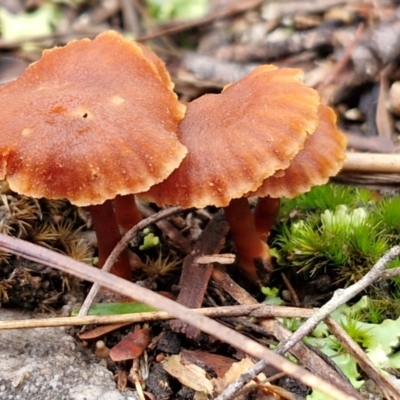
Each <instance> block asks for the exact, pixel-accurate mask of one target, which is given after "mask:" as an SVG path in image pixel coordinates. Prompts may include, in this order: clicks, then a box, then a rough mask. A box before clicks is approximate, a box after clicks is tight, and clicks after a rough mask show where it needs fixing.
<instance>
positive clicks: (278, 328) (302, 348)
mask: <svg viewBox="0 0 400 400" xmlns="http://www.w3.org/2000/svg"><path fill="white" fill-rule="evenodd" d="M212 277H213V281H214V283H216V284H217V285H218V286H220V287H222V288H223V289H224V290H225V291H226V292H227V293H229V294H230V295H231V296H232V297H233V298H234V299H235V300H236V301H237V302H238V303H240V304H258V302H257V301H256V300H255V299H254V298H253V297H251V296H250V294H249V293H247V292H246V291H245V290H244V289H243V288H242V287H240V286H239V285H238V284H237V283H236V282H234V281H233V280H232V279H231V278H230V277H229V276H228V275H227V274H226V273H225V272H223V271H221V270H219V269H214V271H213V276H212ZM254 316H255V315H254ZM260 324H261V325H262V326H263V327H264V328H265V329H267V330H268V331H269V333H270V335H271V336H274V337H276V338H277V339H278V340H279V341H281V342H283V341H284V340H285V339H287V338H288V337H290V335H291V332H290V331H288V330H287V329H286V328H284V327H283V326H282V325H281V324H280V323H279V322H278V321H277V320H276V319H274V318H267V319H261V320H260ZM290 352H291V354H293V356H295V357H296V358H297V359H298V360H301V362H302V364H303V365H305V366H306V367H307V368H309V369H310V370H311V371H312V372H314V373H315V374H316V375H318V376H320V377H322V378H324V379H326V380H329V381H330V382H333V383H334V384H335V385H337V386H338V387H341V388H342V390H344V391H346V392H347V393H346V394H347V396H350V397H354V398H357V399H362V396H360V395H359V393H358V392H357V390H356V389H355V388H354V387H353V386H352V385H351V384H350V383H348V382H346V381H344V380H343V379H342V377H341V376H340V375H339V374H338V373H337V372H336V371H334V370H333V369H332V367H331V366H329V365H327V363H326V362H325V361H324V360H322V359H321V358H320V357H319V356H318V355H317V354H315V353H314V352H313V351H311V350H310V349H309V348H308V347H307V346H306V345H305V344H304V343H302V342H300V343H297V344H296V345H295V346H294V347H293V348H292V349H290ZM266 366H267V364H266V363H264V367H266ZM257 369H258V367H257ZM257 369H256V370H255V372H256V371H257ZM248 373H249V374H250V375H246V379H243V380H241V382H242V383H243V382H244V381H245V380H247V379H248V380H247V381H246V382H244V384H245V383H247V382H249V381H250V380H251V379H252V376H253V374H252V371H251V370H250V371H248ZM254 376H257V373H255V375H254ZM239 386H240V385H239V384H236V381H235V382H233V383H232V384H230V385H229V386H228V387H227V388H226V389H225V390H224V392H223V393H221V395H220V396H226V397H220V398H218V400H222V399H223V400H227V399H231V398H234V397H235V396H236V394H237V390H240V387H239ZM346 398H347V397H344V398H343V399H346ZM215 400H216V399H215Z"/></svg>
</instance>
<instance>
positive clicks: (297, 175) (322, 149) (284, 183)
mask: <svg viewBox="0 0 400 400" xmlns="http://www.w3.org/2000/svg"><path fill="white" fill-rule="evenodd" d="M318 116H319V123H318V126H317V129H316V130H315V132H314V133H313V134H312V135H310V136H309V137H308V138H307V140H306V142H305V146H304V149H303V150H301V151H300V152H299V153H297V155H296V156H295V157H294V158H293V160H292V162H291V163H290V166H289V167H288V168H287V169H285V170H284V171H278V172H277V173H276V174H275V175H273V176H272V177H270V178H267V179H265V180H264V182H263V184H262V185H261V186H260V187H259V188H258V189H257V190H256V191H255V192H253V193H251V194H250V195H254V196H259V199H258V202H257V206H256V209H255V213H254V220H255V225H256V230H257V232H258V234H259V236H260V237H261V238H263V239H266V238H267V237H268V235H269V231H270V229H271V227H272V225H273V223H274V221H275V218H276V216H277V214H278V211H279V199H280V198H282V197H286V198H293V197H296V196H298V195H300V194H303V193H305V192H308V191H309V190H310V189H311V188H312V187H313V186H318V185H323V184H325V183H327V182H328V180H329V178H330V177H332V176H334V175H336V174H337V173H338V172H339V170H340V169H341V167H342V165H343V162H344V160H345V150H346V138H345V136H344V135H343V134H342V133H341V132H340V131H339V130H338V129H337V127H336V115H335V113H334V112H333V110H332V109H331V108H330V107H327V106H324V105H321V106H320V107H319V109H318Z"/></svg>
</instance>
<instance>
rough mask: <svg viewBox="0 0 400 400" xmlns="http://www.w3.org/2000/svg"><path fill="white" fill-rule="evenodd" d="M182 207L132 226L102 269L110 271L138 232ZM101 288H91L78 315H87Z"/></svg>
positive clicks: (95, 286) (164, 211) (155, 215)
mask: <svg viewBox="0 0 400 400" xmlns="http://www.w3.org/2000/svg"><path fill="white" fill-rule="evenodd" d="M181 210H182V208H181V207H172V208H168V209H167V210H162V211H160V212H158V213H157V214H154V215H152V216H150V217H148V218H146V219H143V220H142V221H140V222H139V223H138V224H137V225H135V226H134V227H133V228H131V229H130V230H129V231H128V232H127V233H126V234H125V235H124V236H123V237H122V239H121V240H120V241H119V242H118V243H117V245H116V246H115V248H114V250H113V251H112V252H111V254H110V255H109V257H108V258H107V260H106V262H105V263H104V265H103V267H102V270H103V271H105V272H108V271H110V269H111V267H112V266H113V265H114V263H115V260H117V259H118V257H119V255H120V254H121V252H123V251H124V250H125V248H126V246H127V245H128V243H129V242H130V241H131V240H132V239H133V238H134V237H135V236H137V234H138V233H139V232H140V231H141V230H142V229H144V228H146V227H148V226H149V225H151V224H154V223H155V222H157V221H159V220H160V219H163V218H166V217H169V216H170V215H174V214H176V213H178V212H179V211H181ZM99 289H100V286H99V285H98V284H97V283H95V284H94V285H93V286H92V288H91V289H90V291H89V293H88V295H87V296H86V299H85V301H84V302H83V304H82V307H81V309H80V311H79V314H78V316H79V317H83V316H84V315H86V314H87V313H88V311H89V309H90V306H91V305H92V303H93V300H94V298H95V297H96V295H97V293H98V291H99Z"/></svg>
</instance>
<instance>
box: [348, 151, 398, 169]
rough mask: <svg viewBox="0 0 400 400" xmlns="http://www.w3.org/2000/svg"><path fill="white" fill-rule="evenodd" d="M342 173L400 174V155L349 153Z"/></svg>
mask: <svg viewBox="0 0 400 400" xmlns="http://www.w3.org/2000/svg"><path fill="white" fill-rule="evenodd" d="M342 171H351V172H375V173H387V174H399V173H400V154H375V153H347V154H346V160H345V162H344V164H343V168H342Z"/></svg>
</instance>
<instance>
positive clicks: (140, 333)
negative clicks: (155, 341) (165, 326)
mask: <svg viewBox="0 0 400 400" xmlns="http://www.w3.org/2000/svg"><path fill="white" fill-rule="evenodd" d="M149 343H150V331H149V329H148V328H143V329H138V330H136V331H135V332H131V333H129V334H128V335H126V336H125V337H124V338H123V339H122V340H121V341H120V342H119V343H117V344H116V345H115V346H114V347H113V348H112V349H111V350H110V358H111V360H113V361H114V362H116V361H124V360H132V359H134V358H136V357H139V356H140V355H141V354H142V353H143V351H144V350H145V349H146V347H147V345H148V344H149Z"/></svg>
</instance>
